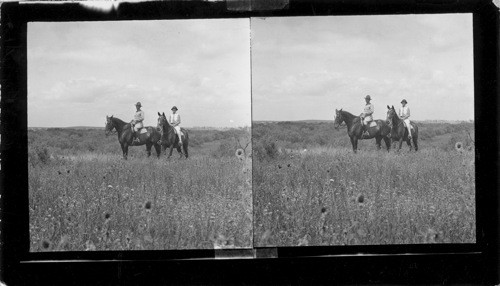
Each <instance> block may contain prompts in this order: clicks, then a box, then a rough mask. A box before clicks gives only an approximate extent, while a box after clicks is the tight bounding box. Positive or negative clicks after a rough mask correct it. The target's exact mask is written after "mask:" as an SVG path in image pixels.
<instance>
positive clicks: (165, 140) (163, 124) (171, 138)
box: [157, 112, 189, 159]
mask: <svg viewBox="0 0 500 286" xmlns="http://www.w3.org/2000/svg"><path fill="white" fill-rule="evenodd" d="M158 116H159V117H158V126H157V129H158V130H160V133H161V146H162V149H163V150H162V151H165V152H166V151H167V150H166V147H169V148H170V153H169V154H168V158H170V157H171V156H172V151H173V150H174V147H175V148H176V149H177V152H179V155H180V158H182V151H184V156H186V158H187V157H188V145H189V135H188V132H187V130H186V129H184V128H181V132H182V146H181V145H179V136H177V134H176V133H175V129H174V127H173V126H172V125H170V123H168V120H167V117H166V116H165V112H163V114H160V113H159V112H158ZM181 147H182V149H183V150H181ZM168 158H167V159H168Z"/></svg>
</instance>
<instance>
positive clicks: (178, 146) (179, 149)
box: [176, 144, 182, 158]
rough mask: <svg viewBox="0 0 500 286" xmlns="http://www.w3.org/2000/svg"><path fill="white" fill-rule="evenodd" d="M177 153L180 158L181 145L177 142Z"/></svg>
mask: <svg viewBox="0 0 500 286" xmlns="http://www.w3.org/2000/svg"><path fill="white" fill-rule="evenodd" d="M176 149H177V153H179V158H182V150H181V145H179V144H177V147H176Z"/></svg>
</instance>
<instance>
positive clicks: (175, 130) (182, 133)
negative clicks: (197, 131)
mask: <svg viewBox="0 0 500 286" xmlns="http://www.w3.org/2000/svg"><path fill="white" fill-rule="evenodd" d="M174 133H175V135H178V134H177V129H175V128H174ZM181 137H182V138H184V132H182V129H181Z"/></svg>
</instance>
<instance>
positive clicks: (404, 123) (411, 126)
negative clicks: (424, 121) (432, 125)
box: [403, 121, 414, 130]
mask: <svg viewBox="0 0 500 286" xmlns="http://www.w3.org/2000/svg"><path fill="white" fill-rule="evenodd" d="M403 126H404V127H405V128H408V126H406V122H404V121H403ZM410 129H411V130H414V128H413V124H411V123H410Z"/></svg>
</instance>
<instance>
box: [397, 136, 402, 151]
mask: <svg viewBox="0 0 500 286" xmlns="http://www.w3.org/2000/svg"><path fill="white" fill-rule="evenodd" d="M402 146H403V137H401V138H400V139H399V148H398V151H401V147H402Z"/></svg>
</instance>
